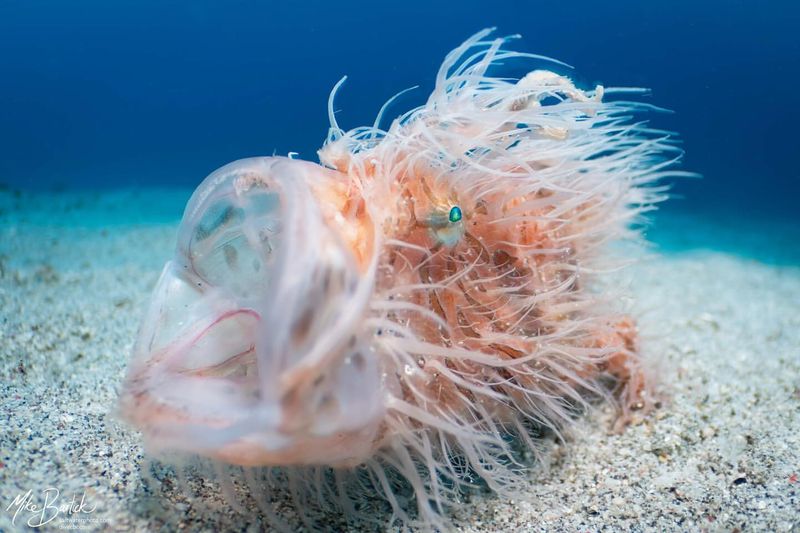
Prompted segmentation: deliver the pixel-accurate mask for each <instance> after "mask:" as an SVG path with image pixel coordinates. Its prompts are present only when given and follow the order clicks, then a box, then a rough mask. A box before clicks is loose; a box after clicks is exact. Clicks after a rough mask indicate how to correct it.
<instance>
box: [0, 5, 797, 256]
mask: <svg viewBox="0 0 800 533" xmlns="http://www.w3.org/2000/svg"><path fill="white" fill-rule="evenodd" d="M487 26H498V28H499V33H501V34H512V33H520V34H522V36H523V38H522V39H521V40H520V41H519V42H518V43H517V44H516V45H515V46H516V48H518V49H520V50H524V51H529V52H535V53H539V54H544V55H548V56H551V57H554V58H558V59H560V60H563V61H565V62H567V63H569V64H571V65H573V66H574V67H575V70H574V71H572V72H571V75H572V76H573V77H575V79H576V80H577V81H578V82H579V83H580V84H583V85H585V86H592V85H594V84H595V83H602V84H604V85H606V86H635V87H648V88H650V89H652V94H651V95H649V96H647V97H645V100H646V101H648V102H652V103H654V104H657V105H659V106H663V107H665V108H668V109H671V110H672V111H674V113H672V114H653V115H652V116H651V117H650V118H651V119H652V122H653V124H654V125H655V126H658V127H661V128H665V129H668V130H673V131H676V132H679V133H680V135H681V138H682V140H683V146H684V148H685V150H686V157H685V160H684V168H686V169H687V170H691V171H695V172H698V173H700V174H702V175H703V176H704V177H703V179H699V180H694V179H692V180H689V179H686V180H679V181H678V182H677V183H676V184H675V186H674V189H673V192H674V194H675V195H676V196H677V197H678V198H676V199H675V200H673V201H671V202H670V203H669V204H668V206H667V207H666V211H667V212H672V213H674V214H676V217H674V218H671V219H670V220H669V221H667V222H665V223H664V224H662V225H660V226H659V225H656V228H655V229H654V230H653V232H652V233H653V235H654V236H655V239H656V240H659V241H660V242H661V243H662V244H663V245H664V246H666V247H669V246H675V247H679V248H680V247H692V246H699V245H701V244H703V243H705V242H707V241H708V240H709V239H710V237H709V235H710V234H716V235H717V245H718V246H720V247H723V248H736V247H737V246H740V247H742V246H743V247H744V248H747V245H746V244H745V241H747V239H744V238H741V239H740V238H739V237H738V235H739V234H740V233H741V234H744V233H748V232H749V234H751V236H752V238H753V239H754V240H755V241H758V240H759V238H760V237H759V235H761V236H763V237H764V238H769V239H777V241H776V242H775V247H778V248H782V249H784V250H783V251H784V252H788V254H789V255H788V257H796V258H797V259H798V260H800V244H798V243H797V240H798V238H800V230H798V228H800V209H798V206H797V204H798V198H800V171H799V170H798V168H799V166H798V165H799V163H800V162H799V161H798V160H799V159H800V136H799V135H798V125H799V124H800V106H799V105H798V103H797V102H798V97H797V94H798V90H800V44H798V43H800V39H798V28H800V2H797V1H788V0H786V1H763V0H762V1H756V0H742V1H736V0H706V1H703V0H692V1H687V0H674V1H670V2H655V1H653V2H651V1H642V0H625V1H619V2H597V1H591V2H589V1H580V0H573V1H570V2H546V3H545V2H537V1H521V0H518V1H500V2H498V1H495V2H477V1H473V0H464V1H457V2H456V1H451V2H436V1H430V0H427V1H420V0H407V1H404V2H376V1H371V2H355V1H339V2H332V1H324V2H323V1H316V0H315V1H303V2H274V1H254V0H233V1H228V2H209V1H205V0H202V1H193V2H189V1H187V2H173V1H163V0H162V1H153V0H137V1H128V0H118V1H113V2H109V1H98V0H92V1H84V2H67V1H61V2H54V1H38V2H37V1H30V0H29V1H3V2H0V183H2V184H3V185H4V186H6V188H10V189H22V190H31V189H37V190H38V189H44V190H56V191H64V190H66V191H68V190H70V189H97V190H100V189H107V188H120V187H122V188H129V187H150V186H157V187H185V188H189V187H193V186H194V185H196V184H197V183H199V182H200V180H202V178H203V177H204V176H206V175H207V174H208V173H209V172H211V171H212V170H214V169H215V168H217V167H219V166H221V165H223V164H225V163H227V162H229V161H232V160H235V159H239V158H242V157H248V156H255V155H271V154H273V153H278V154H287V153H288V152H299V154H300V157H302V158H305V159H311V160H316V153H315V152H316V149H317V148H318V147H319V146H320V145H321V143H322V141H323V139H324V137H325V135H326V132H327V127H328V123H327V114H326V102H327V98H328V93H329V91H330V89H331V87H332V86H333V85H334V84H335V83H336V81H337V80H338V79H339V78H340V77H341V76H342V75H344V74H347V75H348V76H349V79H348V82H347V83H346V85H345V86H344V87H343V89H342V91H341V92H340V94H339V96H338V97H337V101H336V108H337V109H338V110H340V111H339V113H338V114H337V117H338V120H339V122H340V124H341V125H342V126H343V127H344V128H346V129H347V128H351V127H355V126H359V125H366V124H371V123H372V121H373V119H374V116H375V113H376V112H377V111H378V109H379V108H380V106H381V105H382V103H383V102H384V101H385V100H386V99H387V98H389V97H391V96H392V95H393V94H395V93H396V92H398V91H399V90H401V89H404V88H406V87H410V86H412V85H420V86H421V87H420V89H419V90H418V91H416V92H414V93H411V94H409V95H407V96H405V97H403V98H401V99H400V100H399V102H398V103H397V105H396V106H395V107H394V108H393V110H394V111H395V112H396V113H400V112H402V111H404V110H406V109H408V108H409V107H411V106H415V105H419V104H421V103H422V102H423V101H424V99H425V97H426V95H427V93H428V92H429V91H430V89H431V87H432V85H433V80H434V76H435V73H436V70H437V68H438V66H439V64H440V62H441V60H442V58H443V57H444V55H445V54H446V53H447V52H448V51H449V50H450V49H452V48H453V47H454V46H456V45H457V44H458V43H460V42H461V41H462V40H463V39H465V38H466V37H468V36H469V35H470V34H472V33H473V32H475V31H477V30H479V29H481V28H483V27H487ZM509 73H510V74H517V75H521V74H524V72H522V71H519V70H517V71H514V70H513V69H512V70H511V71H510V72H509ZM143 190H144V189H143ZM177 215H179V209H176V216H177ZM684 215H685V216H687V217H689V218H681V217H682V216H684ZM698 217H699V218H698ZM700 219H702V220H705V221H706V222H708V224H707V225H706V226H705V227H704V228H705V229H697V230H693V229H692V224H693V222H692V220H700ZM687 220H688V222H686V223H684V222H685V221H687ZM773 223H774V224H773ZM765 224H766V226H765ZM715 228H716V229H715ZM717 230H719V231H717ZM740 230H741V231H740ZM793 232H794V233H793ZM723 234H724V235H725V236H724V237H720V235H723ZM711 240H713V239H711ZM770 242H772V241H770ZM760 245H763V243H760ZM746 251H747V250H745V252H746ZM793 254H794V255H793Z"/></svg>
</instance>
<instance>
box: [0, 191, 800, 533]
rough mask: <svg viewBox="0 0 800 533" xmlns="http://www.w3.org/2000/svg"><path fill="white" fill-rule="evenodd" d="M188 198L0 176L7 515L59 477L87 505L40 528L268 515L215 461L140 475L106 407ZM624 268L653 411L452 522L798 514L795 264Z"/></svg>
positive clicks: (240, 525) (798, 295) (132, 444)
mask: <svg viewBox="0 0 800 533" xmlns="http://www.w3.org/2000/svg"><path fill="white" fill-rule="evenodd" d="M187 197H188V192H187V191H172V192H169V191H160V192H159V191H139V192H117V193H108V194H99V193H95V194H92V193H83V194H77V193H70V194H61V195H44V194H37V195H31V194H19V193H18V194H14V193H11V192H2V193H0V399H2V407H1V408H0V412H1V413H2V414H0V531H17V530H25V529H27V528H28V526H26V523H31V524H37V523H38V521H40V520H41V519H42V514H41V512H31V510H30V509H29V508H28V509H26V508H24V507H25V506H24V502H23V501H22V500H24V498H25V496H26V494H27V493H28V491H31V494H30V499H29V500H26V501H28V502H29V503H30V504H35V505H43V504H44V503H45V498H48V497H50V500H51V503H52V500H53V498H55V494H56V493H55V491H56V490H57V491H58V498H59V499H58V500H57V503H55V505H56V506H58V505H62V504H70V503H72V501H73V500H72V499H73V496H75V507H73V510H76V509H78V508H80V504H81V497H83V498H84V500H83V507H82V508H81V509H80V510H79V511H78V512H76V513H72V514H70V513H69V512H67V510H66V509H62V510H61V511H59V513H58V516H56V517H55V518H54V519H53V520H52V521H51V522H49V523H48V524H46V525H45V526H44V528H46V529H59V528H71V529H78V528H81V530H86V529H89V530H141V531H145V530H146V531H153V530H162V531H174V530H178V529H186V530H190V531H203V530H205V531H225V530H237V531H259V530H264V529H268V523H267V521H266V520H265V519H263V518H262V517H261V516H260V514H259V512H258V511H257V510H256V508H255V507H254V506H252V505H247V504H246V502H244V503H243V505H245V508H244V510H243V511H241V512H240V511H237V510H235V509H234V508H233V507H232V505H231V502H229V501H228V500H226V499H225V498H224V497H223V496H222V494H221V491H220V490H219V487H218V485H217V483H216V482H215V481H214V478H213V477H212V478H210V479H208V480H205V479H201V478H192V479H190V480H189V481H188V482H187V483H186V485H188V487H187V486H184V485H182V484H180V483H178V482H177V481H176V480H175V477H174V476H171V475H169V474H166V473H164V469H163V468H160V467H156V468H155V474H154V475H155V477H156V478H157V479H160V481H155V482H154V481H150V482H148V481H147V479H146V478H145V477H143V475H142V470H143V469H144V468H145V467H148V469H149V467H150V463H149V461H148V460H147V459H146V455H145V454H144V452H143V450H142V448H141V444H140V440H139V435H138V434H137V433H136V432H135V431H132V430H130V429H128V428H126V427H125V426H122V425H120V424H119V423H118V422H116V420H115V419H114V417H113V415H112V414H111V412H112V410H113V408H114V404H115V400H116V397H117V391H118V388H119V386H120V383H121V381H122V379H123V377H124V373H125V368H126V364H127V359H128V356H129V353H130V351H131V348H132V344H133V341H134V338H135V335H136V329H137V327H138V323H139V320H140V317H141V316H142V313H143V310H144V306H145V304H146V302H147V299H148V297H149V294H150V291H151V289H152V287H153V285H154V284H155V282H156V279H157V277H158V275H159V272H160V269H161V266H162V265H163V263H164V262H165V261H166V259H167V258H168V257H169V256H170V255H171V251H172V248H173V245H174V238H175V230H176V226H177V220H176V213H180V210H181V207H182V203H183V202H184V201H185V200H186V198H187ZM676 227H680V226H676ZM684 229H685V230H686V231H696V230H697V228H696V227H695V228H693V227H691V225H688V224H687V225H686V227H685V228H684ZM676 231H677V230H676ZM795 245H798V244H797V243H795ZM798 246H800V245H798ZM629 276H630V278H631V280H632V282H631V292H632V295H633V296H634V298H635V302H636V303H635V306H634V309H636V310H637V313H638V314H639V316H640V317H641V318H640V326H641V330H642V332H643V341H644V347H645V350H646V351H647V353H648V355H649V357H651V358H652V359H653V360H654V361H656V362H657V363H658V364H659V366H660V368H661V373H660V376H661V381H662V384H663V388H664V390H665V401H664V402H663V405H662V406H661V408H660V409H658V410H656V411H655V412H653V413H652V414H651V415H649V416H648V417H646V418H645V419H643V420H641V421H640V422H639V423H637V424H636V425H633V426H631V427H629V428H628V429H627V430H626V431H625V432H624V433H622V434H620V435H617V434H613V433H612V432H611V431H610V427H611V413H610V412H609V411H608V409H605V410H604V409H602V408H601V409H599V410H598V412H596V413H591V414H589V415H587V416H585V417H583V418H581V419H579V420H577V421H576V429H575V431H574V434H572V435H571V436H570V437H569V440H568V441H567V442H566V443H565V444H563V445H556V444H554V443H552V444H551V445H550V449H549V451H548V454H547V457H548V462H549V466H548V467H547V468H537V469H534V470H532V472H531V483H530V489H529V491H528V493H527V494H524V495H520V500H519V501H509V500H504V499H500V498H497V497H493V496H480V497H472V498H470V499H469V501H468V502H467V503H465V504H464V505H463V506H460V507H459V508H458V509H456V510H455V512H454V527H455V528H456V529H457V530H461V531H471V532H472V531H474V532H477V531H626V530H630V531H800V267H798V266H790V265H783V266H780V265H770V264H764V263H761V262H759V261H757V260H754V259H748V258H744V257H740V256H736V255H732V254H726V253H722V252H719V251H713V250H708V249H707V250H694V251H684V252H680V253H677V252H676V253H670V254H667V255H661V256H656V257H654V258H652V259H649V260H647V261H644V262H640V263H638V264H636V265H634V266H633V267H631V269H630V270H629ZM159 472H160V473H161V475H159ZM48 489H52V490H51V491H49V492H47V490H48ZM187 489H189V490H187ZM15 499H16V502H17V503H16V504H15ZM279 507H280V505H279ZM18 508H19V509H20V510H19V512H18V513H17V514H16V517H15V511H16V510H17V509H18ZM50 511H52V509H50ZM52 515H53V513H52V512H48V513H46V516H45V519H47V518H49V517H50V516H52ZM288 519H289V520H290V521H291V520H292V519H293V517H292V515H291V513H290V514H289V515H288ZM323 523H324V524H329V527H330V529H332V530H340V529H342V528H346V527H349V528H351V529H353V530H357V528H355V527H354V526H353V525H349V526H348V525H347V524H346V523H345V522H343V521H341V520H340V519H339V518H337V517H330V520H329V521H328V522H323ZM298 527H299V525H298Z"/></svg>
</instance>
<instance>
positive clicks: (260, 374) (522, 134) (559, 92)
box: [119, 30, 680, 526]
mask: <svg viewBox="0 0 800 533" xmlns="http://www.w3.org/2000/svg"><path fill="white" fill-rule="evenodd" d="M490 33H491V32H490V30H485V31H482V32H480V33H478V34H476V35H474V36H473V37H472V38H470V39H469V40H467V41H466V42H464V43H463V44H462V45H461V46H459V47H458V48H457V49H455V50H453V51H452V52H451V53H450V54H449V55H448V56H447V57H446V58H445V60H444V63H443V65H442V67H441V69H440V71H439V73H438V76H437V78H436V85H435V88H434V90H433V92H432V94H431V95H430V97H429V98H428V100H427V102H426V103H425V104H424V105H422V106H420V107H417V108H416V109H412V110H411V111H408V112H406V113H404V114H402V115H400V116H399V117H397V118H396V119H394V120H393V121H392V122H391V125H389V127H388V128H387V129H385V130H384V129H381V127H380V126H381V119H382V115H383V114H384V111H385V109H386V106H385V107H384V109H383V110H381V113H380V114H379V116H378V119H377V120H376V121H375V124H374V125H373V126H371V127H362V128H356V129H353V130H350V131H346V132H345V131H343V130H341V129H340V128H339V127H338V125H337V123H336V119H335V117H334V113H333V107H332V106H333V104H332V97H333V95H332V97H331V102H329V114H330V120H331V129H330V132H329V134H328V138H327V140H326V142H325V144H324V146H323V147H322V149H321V150H320V151H319V158H320V161H321V164H315V163H311V162H305V161H301V160H297V159H291V158H284V157H258V158H251V159H244V160H240V161H236V162H234V163H231V164H228V165H226V166H224V167H222V168H220V169H219V170H217V171H216V172H214V173H213V174H211V175H210V176H208V178H206V179H205V181H203V183H202V184H201V185H200V186H199V187H198V188H197V190H196V191H195V193H194V195H193V196H192V198H191V200H190V201H189V204H188V205H187V207H186V211H185V214H184V217H183V221H182V222H181V225H180V229H179V234H178V242H177V247H176V250H175V255H174V256H173V258H172V259H171V260H170V261H169V262H167V264H166V266H165V267H164V270H163V273H162V274H161V278H160V280H159V281H158V284H157V286H156V288H155V292H154V294H153V297H152V301H151V303H150V307H149V310H148V311H147V314H146V316H145V318H144V321H143V324H142V326H141V330H140V333H139V337H138V341H137V343H136V346H135V349H134V354H133V357H132V360H131V362H130V368H129V373H128V376H127V379H126V381H125V383H124V386H123V389H122V392H121V396H120V405H119V411H120V413H121V415H122V417H123V418H124V419H125V420H126V421H128V422H129V423H131V424H132V425H133V426H135V427H136V428H138V429H139V430H141V432H142V434H143V437H144V440H145V444H146V446H147V447H148V449H150V450H152V451H154V452H161V451H178V452H186V453H189V454H197V455H200V456H203V457H208V458H211V459H214V460H218V461H221V462H224V463H229V464H234V465H243V466H248V467H265V468H267V469H280V471H281V472H283V476H284V479H289V483H288V486H289V487H290V488H289V489H287V490H290V491H292V492H293V494H295V495H297V496H298V498H299V497H300V496H302V500H301V501H306V500H307V499H308V498H310V497H311V496H310V495H309V494H300V492H302V491H304V490H305V491H307V492H311V493H313V494H314V497H315V498H318V499H320V500H322V501H320V504H324V505H333V506H338V507H339V508H340V509H341V510H342V511H343V512H350V513H353V512H355V513H356V514H357V511H355V510H354V505H353V501H355V500H357V499H358V498H359V497H360V495H362V494H365V493H371V494H372V495H373V496H375V495H377V496H379V497H382V498H384V499H385V500H386V502H387V506H388V508H389V509H390V511H391V513H392V517H393V518H392V519H393V520H397V521H398V522H399V523H414V522H416V523H422V524H427V525H432V526H436V525H440V524H442V523H445V522H443V521H444V520H446V519H445V518H443V516H446V509H447V506H448V503H449V502H452V501H453V500H454V499H455V498H457V494H458V491H459V488H460V487H461V486H462V485H467V484H470V483H474V482H475V480H477V479H480V480H482V482H483V483H485V484H486V485H488V486H489V487H491V488H492V489H494V490H495V491H497V492H499V493H501V494H511V493H514V492H516V491H517V490H519V487H520V486H521V484H522V483H523V482H525V480H526V475H527V470H526V468H525V464H524V461H523V460H522V459H521V455H520V449H525V448H528V449H534V448H535V447H536V439H535V437H534V435H535V432H536V431H541V430H543V429H549V430H554V431H556V432H559V431H561V430H562V429H563V428H564V427H565V426H566V425H568V424H569V423H570V421H571V420H573V419H574V415H575V413H576V412H578V411H579V410H581V409H582V408H584V407H586V406H587V405H588V402H591V401H594V399H597V398H598V397H605V398H608V399H611V400H612V401H614V402H615V403H616V405H618V406H619V411H620V417H621V418H622V419H623V420H624V419H625V418H626V417H627V416H629V414H630V412H631V411H632V410H636V409H641V408H646V407H647V405H648V403H649V402H651V400H652V395H651V394H650V388H649V381H650V380H649V376H648V374H647V372H645V370H644V365H643V363H642V360H641V356H640V351H639V346H638V338H637V328H636V322H635V320H634V319H633V318H632V317H630V316H626V315H625V314H623V313H622V312H621V311H619V306H618V305H617V304H616V303H615V301H614V299H613V298H609V297H608V294H607V291H606V290H604V289H602V287H604V286H605V285H604V284H603V283H604V276H605V274H604V272H606V271H607V270H608V268H607V267H608V266H609V264H610V262H611V259H610V258H611V257H612V255H613V250H612V248H613V247H612V246H609V245H611V244H613V243H614V242H616V241H620V240H627V241H634V242H635V241H637V240H640V239H641V238H640V235H639V231H638V230H637V227H638V223H639V222H640V220H641V218H642V217H641V215H642V213H643V212H644V211H646V210H648V209H650V208H651V207H652V206H653V204H654V203H656V202H658V201H660V200H661V199H663V197H664V188H663V187H661V186H659V181H660V180H661V179H662V178H663V177H664V176H665V175H670V174H676V173H677V172H676V171H673V170H672V168H673V163H675V161H677V160H678V159H679V158H680V151H679V150H678V149H677V148H676V146H675V144H674V142H673V141H672V139H671V138H670V137H669V135H667V134H666V133H662V132H659V131H656V130H653V129H651V128H649V127H648V126H647V125H646V124H645V123H643V122H637V121H635V119H633V118H632V117H633V116H635V115H636V114H637V113H638V112H640V111H642V110H645V109H647V108H648V106H646V105H644V104H640V103H634V102H630V101H621V100H614V99H612V100H611V101H604V98H605V97H607V96H609V95H613V94H619V93H622V92H623V90H622V89H617V90H614V89H605V90H604V88H603V87H601V86H598V87H595V88H593V89H591V90H581V89H579V88H577V87H576V86H575V85H574V84H573V82H572V81H571V80H570V79H569V78H568V77H566V76H564V75H559V74H555V73H553V72H550V71H548V70H533V71H532V72H530V73H528V74H527V75H525V76H524V77H522V78H521V79H518V80H515V79H508V78H501V77H494V76H492V75H490V72H493V71H494V70H495V69H496V68H497V67H498V65H499V64H500V63H504V64H508V63H510V62H520V61H523V62H524V61H537V62H540V63H541V62H542V61H543V58H540V57H538V56H532V55H530V54H525V53H520V52H515V51H510V50H507V49H505V48H504V45H506V44H507V43H508V41H509V40H510V39H509V38H497V39H493V38H490V37H489V35H490ZM562 70H563V69H562ZM334 92H335V90H334ZM293 481H296V482H293ZM311 486H314V487H317V489H318V490H315V491H309V489H308V487H311ZM298 487H299V488H298ZM304 487H305V488H304ZM320 487H322V488H320ZM402 487H406V489H402ZM400 490H408V491H410V494H411V495H412V500H411V501H413V502H414V503H413V505H406V504H404V503H403V502H408V501H409V500H408V499H400V498H398V497H396V494H395V493H396V492H397V491H400ZM409 507H411V508H409Z"/></svg>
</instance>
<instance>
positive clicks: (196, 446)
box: [121, 158, 385, 465]
mask: <svg viewBox="0 0 800 533" xmlns="http://www.w3.org/2000/svg"><path fill="white" fill-rule="evenodd" d="M348 186H349V184H348V183H347V182H346V181H345V180H344V177H343V175H342V174H340V173H339V172H336V171H333V170H329V169H325V168H323V167H321V166H319V165H315V164H311V163H306V162H302V161H297V160H291V159H286V158H253V159H246V160H241V161H237V162H235V163H231V164H229V165H227V166H225V167H223V168H221V169H219V170H218V171H216V172H214V173H213V174H211V175H210V176H209V177H208V178H207V179H206V180H205V181H204V182H203V184H202V185H201V186H200V187H199V188H198V189H197V191H196V192H195V194H194V195H193V197H192V199H191V200H190V202H189V204H188V206H187V208H186V211H185V214H184V219H183V221H182V223H181V226H180V230H179V236H178V246H177V250H176V254H175V258H174V259H173V260H172V261H170V262H169V263H167V264H166V266H165V267H164V270H163V272H162V274H161V278H160V280H159V281H158V284H157V287H156V290H155V294H154V297H153V300H152V303H151V305H150V308H149V310H148V312H147V316H146V318H145V320H144V323H143V325H142V328H141V331H140V334H139V338H138V341H137V344H136V348H135V353H134V358H133V361H132V363H131V368H130V372H129V376H128V380H127V382H126V385H125V387H124V392H123V395H122V398H121V413H122V416H123V417H124V418H125V419H127V420H128V421H130V422H132V423H133V424H134V425H136V426H137V427H138V428H140V429H141V430H142V432H143V434H144V437H145V440H146V441H148V444H149V445H150V446H151V447H153V448H155V449H170V450H180V451H186V452H192V453H199V454H200V455H205V456H210V457H213V458H218V459H222V460H224V461H226V462H229V463H234V464H242V465H256V464H258V465H287V464H348V463H351V462H356V463H357V462H359V461H361V460H363V458H364V457H365V456H366V455H367V454H368V453H369V452H370V451H371V450H372V449H373V447H374V441H375V440H376V439H379V438H380V435H379V426H380V421H381V420H382V418H383V411H384V409H385V407H384V405H383V402H382V400H381V390H382V387H383V385H382V383H381V380H382V377H381V372H380V369H379V368H378V365H377V362H376V357H374V356H373V355H371V354H369V353H368V352H369V350H370V347H369V345H368V344H367V343H366V342H365V341H364V335H363V333H364V324H363V319H362V317H363V310H364V308H365V306H367V305H368V302H369V294H370V291H371V280H370V276H369V275H368V274H367V272H368V270H369V269H368V262H369V261H370V260H371V258H370V246H371V243H370V242H369V239H370V238H371V235H370V232H369V231H368V229H366V228H367V227H368V226H369V220H368V217H367V215H366V213H362V214H361V216H356V217H350V218H349V220H350V221H351V222H349V223H345V222H344V218H343V217H342V216H341V212H342V211H343V210H347V209H355V210H358V209H359V208H360V207H359V206H358V205H353V206H349V205H347V204H348V203H354V202H355V203H356V204H357V203H358V202H356V201H355V200H354V198H357V197H358V195H357V194H353V192H352V191H350V190H348ZM353 220H355V221H356V222H355V224H353V223H352V221H353Z"/></svg>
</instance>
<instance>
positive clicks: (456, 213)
mask: <svg viewBox="0 0 800 533" xmlns="http://www.w3.org/2000/svg"><path fill="white" fill-rule="evenodd" d="M462 217H463V214H462V213H461V208H460V207H458V206H457V205H454V206H453V207H452V208H450V214H449V215H448V216H447V219H448V220H449V221H450V222H452V223H454V224H455V223H456V222H458V221H460V220H461V218H462Z"/></svg>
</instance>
